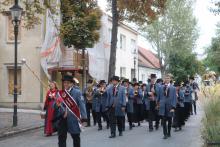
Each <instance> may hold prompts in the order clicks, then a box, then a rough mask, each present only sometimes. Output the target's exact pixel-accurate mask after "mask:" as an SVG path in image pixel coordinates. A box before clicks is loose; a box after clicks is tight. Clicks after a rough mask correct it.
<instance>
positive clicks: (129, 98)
mask: <svg viewBox="0 0 220 147" xmlns="http://www.w3.org/2000/svg"><path fill="white" fill-rule="evenodd" d="M123 85H124V87H125V94H126V113H127V118H128V122H129V129H130V130H132V127H133V126H132V122H133V112H134V108H133V98H134V94H133V89H132V87H131V86H130V84H129V80H128V79H124V81H123Z"/></svg>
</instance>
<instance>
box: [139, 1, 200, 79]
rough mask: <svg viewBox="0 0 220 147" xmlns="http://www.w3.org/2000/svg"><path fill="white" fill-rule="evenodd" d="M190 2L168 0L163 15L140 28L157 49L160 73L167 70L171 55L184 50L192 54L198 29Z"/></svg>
mask: <svg viewBox="0 0 220 147" xmlns="http://www.w3.org/2000/svg"><path fill="white" fill-rule="evenodd" d="M192 3H193V1H192V0H168V1H167V3H166V10H165V11H164V15H163V16H161V17H159V19H158V20H155V21H154V22H153V23H152V24H150V25H147V26H143V28H142V31H143V32H146V33H145V36H146V39H148V40H149V41H150V42H151V43H152V44H153V47H154V48H155V50H156V51H157V54H158V58H159V60H160V65H161V73H162V75H164V74H165V73H166V72H169V70H170V68H169V65H170V64H171V62H173V61H172V60H170V58H171V57H172V56H174V57H175V56H176V55H178V54H182V53H184V52H187V53H190V54H192V51H193V49H194V47H195V42H196V40H197V38H198V30H197V27H196V25H197V23H196V19H195V17H194V16H193V9H192ZM177 59H178V58H177ZM186 59H187V58H186ZM183 70H184V69H183Z"/></svg>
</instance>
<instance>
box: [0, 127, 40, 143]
mask: <svg viewBox="0 0 220 147" xmlns="http://www.w3.org/2000/svg"><path fill="white" fill-rule="evenodd" d="M42 127H44V125H41V126H37V127H30V128H24V129H20V130H14V131H9V132H5V133H3V134H0V140H3V139H5V138H8V137H12V136H15V135H17V134H20V133H25V132H29V131H32V130H37V129H40V128H42Z"/></svg>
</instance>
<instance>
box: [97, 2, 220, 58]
mask: <svg viewBox="0 0 220 147" xmlns="http://www.w3.org/2000/svg"><path fill="white" fill-rule="evenodd" d="M211 1H213V0H196V3H195V6H194V15H195V17H196V18H197V21H198V29H199V38H198V40H197V43H196V44H197V45H196V48H195V52H196V53H197V54H198V58H199V59H202V58H204V57H205V56H204V51H205V48H206V47H208V46H209V45H210V43H211V39H212V37H214V36H215V29H216V24H217V22H218V21H220V16H215V15H214V14H213V13H212V12H210V7H211V6H212V3H211ZM98 3H99V6H100V7H101V9H102V10H103V11H105V10H106V0H98ZM138 39H139V40H138V45H139V46H142V47H144V48H147V49H151V50H152V47H151V45H150V43H149V42H148V41H147V40H146V39H144V38H143V37H141V36H139V38H138Z"/></svg>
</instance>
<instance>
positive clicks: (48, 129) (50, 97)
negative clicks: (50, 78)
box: [44, 90, 57, 135]
mask: <svg viewBox="0 0 220 147" xmlns="http://www.w3.org/2000/svg"><path fill="white" fill-rule="evenodd" d="M56 94H57V90H49V91H48V92H47V95H46V100H45V103H44V110H46V117H45V126H44V133H45V134H46V135H52V133H53V132H54V129H53V125H52V120H53V117H54V108H53V105H54V103H55V98H56Z"/></svg>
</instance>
